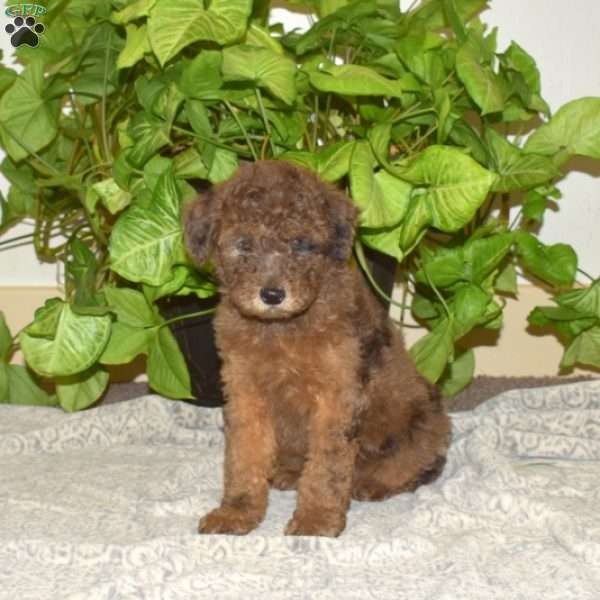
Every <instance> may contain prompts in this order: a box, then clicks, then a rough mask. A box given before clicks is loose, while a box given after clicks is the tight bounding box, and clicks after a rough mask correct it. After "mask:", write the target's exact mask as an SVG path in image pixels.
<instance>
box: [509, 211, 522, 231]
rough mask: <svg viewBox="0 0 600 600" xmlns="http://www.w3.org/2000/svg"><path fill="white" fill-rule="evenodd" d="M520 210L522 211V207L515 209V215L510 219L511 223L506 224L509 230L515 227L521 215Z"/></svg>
mask: <svg viewBox="0 0 600 600" xmlns="http://www.w3.org/2000/svg"><path fill="white" fill-rule="evenodd" d="M522 212H523V209H522V208H519V210H518V211H517V214H516V215H515V218H514V219H513V220H512V223H511V224H510V225H509V226H508V229H509V231H512V230H513V229H514V228H515V227H516V225H517V222H518V220H519V218H520V217H521V213H522Z"/></svg>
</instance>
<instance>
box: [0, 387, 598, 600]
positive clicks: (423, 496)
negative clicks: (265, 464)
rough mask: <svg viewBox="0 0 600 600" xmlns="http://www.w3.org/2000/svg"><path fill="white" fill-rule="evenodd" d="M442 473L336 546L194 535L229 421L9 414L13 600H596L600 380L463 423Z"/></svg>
mask: <svg viewBox="0 0 600 600" xmlns="http://www.w3.org/2000/svg"><path fill="white" fill-rule="evenodd" d="M453 431H454V434H453V435H454V440H453V444H452V447H451V449H450V453H449V460H448V464H447V467H446V469H445V471H444V474H443V476H442V477H441V478H440V479H439V480H438V481H437V482H435V483H433V484H431V485H429V486H426V487H422V488H420V489H419V490H417V492H416V493H414V494H405V495H402V496H398V497H396V498H393V499H390V500H387V501H385V502H381V503H359V502H353V503H352V506H351V509H350V513H349V518H348V526H347V529H346V531H345V532H344V533H343V534H342V536H341V537H339V538H337V539H325V538H294V537H285V536H283V535H282V531H283V528H284V526H285V523H286V522H287V520H288V519H289V517H290V516H291V514H292V511H293V509H294V500H295V493H294V492H276V491H273V492H271V497H270V505H269V510H268V514H267V518H266V520H265V522H264V523H263V524H262V525H261V527H260V528H259V529H258V530H256V531H255V532H253V533H252V534H250V535H248V536H246V537H234V536H231V537H230V536H200V535H198V534H196V533H195V529H196V524H197V521H198V518H199V516H200V515H201V514H203V513H204V512H206V511H207V510H208V509H210V508H212V507H214V506H216V505H217V504H218V501H219V499H220V493H221V483H222V474H221V468H222V459H223V434H222V423H221V412H220V411H219V410H214V409H202V408H197V407H193V406H190V405H187V404H184V403H180V402H172V401H169V400H166V399H164V398H161V397H159V396H145V397H142V398H138V399H136V400H131V401H129V402H124V403H120V404H111V405H107V406H104V407H99V408H97V409H93V410H89V411H86V412H83V413H79V414H72V415H68V414H65V413H63V412H61V411H59V410H57V409H49V408H48V409H46V408H31V407H17V406H0V598H1V599H2V600H4V599H6V600H27V599H31V600H52V599H60V600H75V599H82V600H95V599H121V598H125V599H129V598H132V599H133V598H136V599H138V598H141V599H153V600H155V599H156V600H158V599H169V600H171V599H182V600H184V599H185V600H195V599H198V598H213V599H218V600H222V599H228V598H232V599H234V598H235V599H241V598H244V599H247V598H261V599H267V598H307V599H311V600H312V599H315V598H332V599H336V600H340V599H349V598H360V599H361V600H364V599H368V598H377V599H385V598H393V599H394V600H397V599H401V598H410V599H411V600H421V599H422V600H475V599H481V600H494V599H502V600H512V599H515V600H517V599H522V600H536V599H538V598H539V599H543V600H552V599H556V600H570V599H573V600H587V599H589V600H592V599H593V600H598V599H599V598H600V382H591V383H583V384H582V383H579V384H573V385H563V386H560V387H554V388H544V389H536V390H516V391H511V392H508V393H505V394H502V395H500V396H498V397H496V398H494V399H493V400H490V401H488V402H486V403H485V404H484V405H482V406H480V407H479V408H478V409H476V410H474V411H470V412H465V413H456V414H454V415H453Z"/></svg>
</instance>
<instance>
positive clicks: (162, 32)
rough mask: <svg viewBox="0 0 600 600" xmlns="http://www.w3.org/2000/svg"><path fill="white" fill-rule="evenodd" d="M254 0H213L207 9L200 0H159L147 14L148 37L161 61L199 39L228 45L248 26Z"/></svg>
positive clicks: (168, 58)
mask: <svg viewBox="0 0 600 600" xmlns="http://www.w3.org/2000/svg"><path fill="white" fill-rule="evenodd" d="M251 10H252V0H212V2H211V3H210V6H209V7H208V9H205V8H203V4H202V3H201V2H199V1H198V0H178V2H176V3H173V2H172V1H171V0H157V1H156V3H155V5H154V7H153V8H152V10H151V11H150V16H149V18H148V37H149V38H150V44H151V45H152V50H153V51H154V54H156V57H157V58H158V60H159V62H160V64H161V65H163V66H164V65H165V63H166V62H167V61H169V60H170V59H171V58H173V57H174V56H175V55H176V54H178V53H179V51H180V50H181V49H182V48H185V47H186V46H188V45H189V44H191V43H193V42H197V41H200V40H202V41H207V42H216V43H217V44H221V45H226V44H231V43H232V42H235V41H237V40H239V39H240V38H241V37H242V35H243V34H244V32H245V30H246V22H247V20H248V17H249V16H250V13H251Z"/></svg>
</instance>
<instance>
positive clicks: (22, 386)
mask: <svg viewBox="0 0 600 600" xmlns="http://www.w3.org/2000/svg"><path fill="white" fill-rule="evenodd" d="M3 382H4V383H3ZM3 389H4V393H3V391H2V390H3ZM0 403H8V404H31V405H35V406H56V404H57V403H58V402H57V399H56V396H50V395H49V394H48V393H47V392H46V391H44V390H43V389H42V388H41V387H40V386H39V385H38V384H37V383H36V381H35V380H34V378H33V377H32V375H31V373H30V372H29V370H28V369H27V368H26V367H23V366H21V365H7V364H4V363H0Z"/></svg>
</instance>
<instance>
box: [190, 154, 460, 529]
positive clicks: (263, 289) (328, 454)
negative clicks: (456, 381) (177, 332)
mask: <svg viewBox="0 0 600 600" xmlns="http://www.w3.org/2000/svg"><path fill="white" fill-rule="evenodd" d="M356 216H357V210H356V208H355V207H354V206H353V204H352V203H351V202H350V201H349V200H348V199H347V198H346V196H344V195H343V194H342V193H341V192H339V191H338V190H336V189H335V188H334V187H332V186H330V185H328V184H325V183H323V182H322V181H320V180H319V179H318V178H317V177H316V176H315V175H313V174H311V173H309V172H308V171H305V170H303V169H301V168H299V167H296V166H294V165H292V164H289V163H286V162H284V161H259V162H256V163H252V164H247V165H245V166H243V167H241V168H240V169H239V171H238V172H237V173H236V174H235V175H234V176H233V177H232V178H231V179H230V180H228V181H226V182H225V183H222V184H220V185H217V186H215V188H213V189H212V190H211V191H209V192H208V193H206V194H204V195H203V196H202V197H200V198H199V199H198V200H196V201H195V202H194V203H192V204H190V205H188V207H187V209H186V210H185V215H184V232H185V240H186V246H187V249H188V252H189V254H190V256H191V257H192V258H193V260H194V261H195V263H196V264H197V265H202V264H203V263H204V262H205V261H206V260H207V259H209V258H210V260H211V261H212V263H213V264H214V267H215V271H216V275H217V277H218V280H219V282H220V292H221V301H220V303H219V306H218V308H217V312H216V315H215V332H216V339H217V347H218V349H219V353H220V355H221V357H222V360H223V367H222V372H221V376H222V380H223V383H224V390H225V397H226V404H225V407H224V417H225V436H226V449H225V473H224V475H225V490H224V494H223V499H222V502H221V506H220V507H219V508H216V509H215V510H213V511H212V512H210V513H208V514H207V515H206V516H204V517H203V518H202V519H201V520H200V525H199V531H200V532H201V533H229V534H245V533H248V532H249V531H251V530H253V529H254V528H256V527H257V526H258V525H259V523H260V522H261V521H262V520H263V518H264V516H265V511H266V508H267V501H268V494H269V487H274V488H277V489H280V490H291V489H297V491H298V494H297V506H296V510H295V512H294V515H293V516H292V518H291V520H290V521H289V523H288V524H287V527H286V529H285V533H286V534H289V535H321V536H337V535H339V533H340V532H341V531H342V530H343V529H344V527H345V525H346V512H347V510H348V507H349V504H350V500H351V498H354V499H356V500H381V499H384V498H387V497H389V496H392V495H394V494H398V493H400V492H406V491H412V490H414V489H415V488H416V487H417V486H419V485H421V484H424V483H427V482H430V481H432V480H433V479H435V478H436V477H437V475H438V474H439V473H440V472H441V470H442V468H443V465H444V462H445V453H446V449H447V446H448V443H449V435H450V434H449V432H450V426H449V420H448V417H447V415H446V414H445V412H444V410H443V408H442V405H441V402H440V399H439V396H438V395H437V393H436V391H435V389H434V388H433V386H431V385H429V384H428V383H427V382H426V381H425V380H423V379H422V378H421V377H420V376H419V374H418V373H417V371H416V370H415V367H414V366H413V364H412V362H411V360H410V358H409V356H408V354H407V353H406V350H405V348H404V345H403V341H402V338H401V336H400V333H399V331H397V330H396V329H395V328H394V327H393V325H392V324H391V322H390V321H389V319H388V317H387V314H386V313H385V311H384V309H383V308H382V307H381V305H380V304H379V303H378V302H377V301H376V299H375V298H374V297H373V295H372V292H371V291H370V290H369V289H368V287H367V286H366V284H365V282H364V279H363V276H362V275H361V273H360V272H359V271H358V269H357V268H356V266H355V265H353V264H351V261H350V257H351V251H352V243H353V237H354V226H355V220H356Z"/></svg>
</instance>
